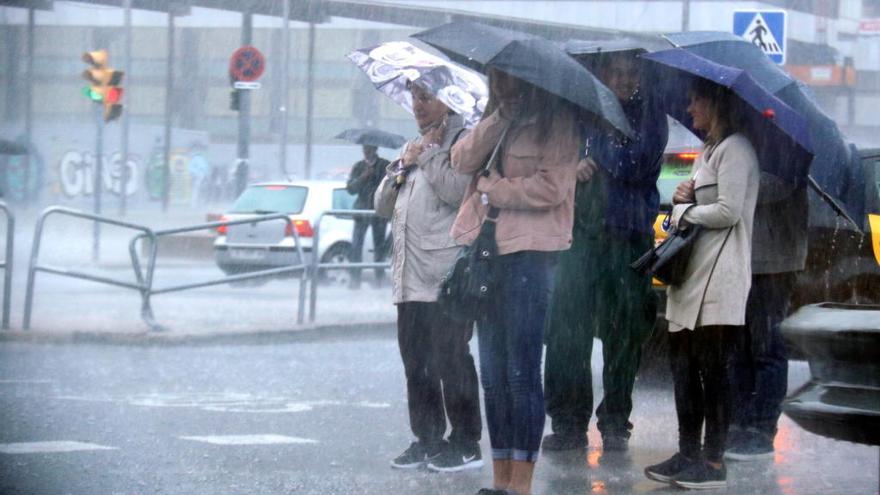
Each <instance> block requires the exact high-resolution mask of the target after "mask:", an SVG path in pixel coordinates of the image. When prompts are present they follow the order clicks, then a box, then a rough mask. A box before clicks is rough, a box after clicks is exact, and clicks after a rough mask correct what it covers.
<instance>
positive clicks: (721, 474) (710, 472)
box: [672, 461, 727, 490]
mask: <svg viewBox="0 0 880 495" xmlns="http://www.w3.org/2000/svg"><path fill="white" fill-rule="evenodd" d="M672 484H674V485H675V486H678V487H681V488H689V489H691V490H709V489H714V488H726V487H727V468H726V467H725V466H724V463H722V464H721V467H715V466H713V465H711V464H709V463H708V462H706V461H701V462H698V463H696V464H692V465H691V466H690V467H688V468H687V469H685V470H684V471H682V472H680V473H678V474H677V475H675V476H674V477H673V479H672Z"/></svg>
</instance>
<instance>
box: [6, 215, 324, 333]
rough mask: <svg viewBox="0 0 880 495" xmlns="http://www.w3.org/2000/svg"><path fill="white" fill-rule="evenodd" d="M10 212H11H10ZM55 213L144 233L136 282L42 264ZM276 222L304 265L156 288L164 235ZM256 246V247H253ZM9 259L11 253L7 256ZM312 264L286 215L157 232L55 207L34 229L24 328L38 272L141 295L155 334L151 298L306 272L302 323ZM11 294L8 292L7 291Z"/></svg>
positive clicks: (133, 254) (132, 253) (133, 253)
mask: <svg viewBox="0 0 880 495" xmlns="http://www.w3.org/2000/svg"><path fill="white" fill-rule="evenodd" d="M0 208H3V209H4V210H5V207H4V206H3V205H2V203H0ZM7 211H8V210H7ZM53 214H57V215H66V216H71V217H77V218H84V219H87V220H93V221H95V222H100V223H106V224H109V225H115V226H117V227H123V228H128V229H132V230H137V231H139V232H140V233H139V234H137V235H135V236H134V237H133V238H132V240H131V241H130V242H129V245H128V251H129V257H130V258H131V266H132V270H133V271H134V275H135V279H136V282H135V283H132V282H128V281H125V280H118V279H114V278H109V277H103V276H99V275H95V274H92V273H87V272H82V271H78V270H68V269H65V268H61V267H57V266H51V265H41V264H39V263H38V258H39V251H40V243H41V241H42V237H43V228H44V225H45V222H46V219H47V218H48V217H49V216H50V215H53ZM272 220H276V221H277V220H283V221H284V222H285V223H286V224H287V225H286V226H287V229H286V231H287V232H289V233H290V234H288V235H293V239H294V247H295V249H296V251H297V254H298V255H299V259H300V261H301V263H299V264H297V265H290V266H285V267H281V268H271V269H266V270H259V271H255V272H249V273H246V274H242V275H233V276H228V277H224V278H221V279H214V280H208V281H204V282H197V283H191V284H183V285H176V286H169V287H163V288H160V289H153V274H154V273H155V270H156V256H157V251H158V240H159V237H161V236H169V235H174V234H181V233H184V232H193V231H198V230H207V229H214V228H217V227H221V226H229V225H237V224H245V223H248V224H254V223H259V222H267V221H272ZM144 239H147V240H149V242H150V245H149V255H148V260H147V268H146V272H144V270H143V269H142V268H141V263H140V260H139V257H138V254H137V243H138V242H139V241H142V240H144ZM249 246H251V247H253V246H254V245H249ZM7 256H9V255H8V253H7ZM7 259H8V258H7ZM308 269H309V264H308V263H307V262H306V260H305V257H304V254H303V250H302V245H301V243H300V239H299V235H298V233H297V232H296V229H294V228H293V223H292V222H291V220H290V217H288V216H287V215H285V214H280V213H279V214H273V215H264V216H260V217H255V218H250V219H244V220H228V221H221V222H210V223H204V224H200V225H194V226H188V227H180V228H173V229H165V230H157V231H154V230H152V229H150V228H148V227H144V226H142V225H136V224H133V223H128V222H122V221H119V220H114V219H112V218H107V217H101V216H98V215H92V214H90V213H85V212H81V211H79V210H74V209H70V208H63V207H51V208H47V209H46V210H45V211H43V213H42V214H41V215H40V218H39V220H38V221H37V224H36V227H35V228H34V242H33V245H32V246H31V257H30V262H29V265H28V279H27V289H26V294H25V301H24V325H23V328H24V329H25V330H29V329H30V324H31V314H32V312H33V298H34V283H35V278H36V272H38V271H42V272H46V273H53V274H55V275H60V276H64V277H71V278H77V279H81V280H90V281H92V282H98V283H104V284H109V285H114V286H117V287H124V288H127V289H133V290H136V291H138V292H139V293H140V295H141V318H143V320H144V322H145V323H146V324H147V325H148V326H149V327H150V329H151V330H153V331H161V330H164V327H162V326H161V325H160V324H159V323H157V322H156V319H155V317H154V316H153V309H152V306H151V304H150V299H151V297H152V296H153V295H155V294H164V293H168V292H177V291H182V290H186V289H195V288H200V287H208V286H211V285H219V284H225V283H229V282H236V281H239V280H248V279H254V278H260V277H267V276H272V275H279V274H283V273H291V272H296V271H302V272H303V276H302V277H300V289H299V307H298V308H297V322H298V323H302V322H303V320H304V319H305V297H306V276H307V274H308ZM7 292H8V289H7Z"/></svg>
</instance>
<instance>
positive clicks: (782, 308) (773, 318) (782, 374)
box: [729, 272, 795, 439]
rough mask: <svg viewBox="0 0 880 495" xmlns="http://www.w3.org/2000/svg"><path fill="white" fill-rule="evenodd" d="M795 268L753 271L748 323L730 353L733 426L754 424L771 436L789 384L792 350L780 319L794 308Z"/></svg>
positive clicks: (747, 307) (743, 427)
mask: <svg viewBox="0 0 880 495" xmlns="http://www.w3.org/2000/svg"><path fill="white" fill-rule="evenodd" d="M794 282H795V274H794V273H793V272H788V273H779V274H768V275H754V276H753V277H752V288H751V291H750V292H749V299H748V303H747V304H746V328H745V331H744V332H741V333H739V334H738V337H739V339H738V341H737V344H736V346H734V350H733V352H732V353H731V356H730V372H729V373H730V384H731V393H732V395H731V399H732V405H733V410H732V417H731V425H730V426H731V429H732V430H746V429H755V430H758V431H760V432H761V433H763V434H764V435H766V436H768V437H769V438H770V439H772V438H773V437H774V436H775V435H776V422H777V420H778V419H779V415H780V413H781V412H782V401H783V399H785V393H786V389H787V387H788V355H787V351H786V348H785V341H784V340H783V338H782V332H781V331H780V329H779V324H780V323H782V320H784V319H785V318H786V317H787V316H788V313H789V310H790V301H789V300H790V297H791V292H792V289H793V287H794Z"/></svg>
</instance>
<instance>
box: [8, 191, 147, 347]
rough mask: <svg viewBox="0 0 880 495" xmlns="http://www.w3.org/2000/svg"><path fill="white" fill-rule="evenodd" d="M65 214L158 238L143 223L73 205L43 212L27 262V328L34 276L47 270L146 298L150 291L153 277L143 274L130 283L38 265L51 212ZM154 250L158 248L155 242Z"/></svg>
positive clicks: (134, 264) (25, 323) (134, 261)
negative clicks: (100, 213)
mask: <svg viewBox="0 0 880 495" xmlns="http://www.w3.org/2000/svg"><path fill="white" fill-rule="evenodd" d="M53 214H57V215H66V216H71V217H76V218H84V219H87V220H93V221H95V222H99V223H106V224H109V225H115V226H117V227H123V228H127V229H132V230H138V231H141V232H143V234H142V235H145V236H148V237H150V238H153V239H155V234H154V233H153V231H152V230H150V229H149V228H147V227H144V226H142V225H136V224H133V223H128V222H122V221H119V220H114V219H112V218H106V217H101V216H98V215H92V214H91V213H85V212H82V211H79V210H74V209H71V208H63V207H60V206H54V207H51V208H47V209H46V210H44V211H43V213H42V214H41V215H40V218H39V220H37V225H36V227H35V228H34V243H33V244H32V245H31V257H30V262H29V263H28V278H27V288H26V293H25V299H24V324H23V326H22V328H23V329H24V330H29V329H30V326H31V312H32V310H33V302H34V279H35V275H36V273H37V272H38V271H41V272H46V273H54V274H55V275H61V276H63V277H71V278H78V279H82V280H91V281H92V282H98V283H103V284H109V285H115V286H117V287H125V288H127V289H134V290H136V291H138V292H140V293H141V296H142V297H143V296H144V294H147V293H149V290H150V286H149V283H151V280H149V279H148V281H147V283H144V282H143V280H142V279H141V277H138V283H136V284H133V283H131V282H128V281H125V280H117V279H113V278H108V277H102V276H98V275H94V274H91V273H86V272H81V271H77V270H67V269H64V268H60V267H55V266H50V265H39V264H37V258H38V256H39V252H40V242H41V240H42V238H43V226H44V224H45V222H46V218H48V217H49V216H50V215H53ZM153 246H154V247H153V249H155V242H154V243H153ZM136 263H137V261H136V259H135V258H134V257H133V258H132V267H135V266H136ZM135 274H136V276H137V275H138V270H135Z"/></svg>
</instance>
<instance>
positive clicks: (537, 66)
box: [412, 21, 633, 136]
mask: <svg viewBox="0 0 880 495" xmlns="http://www.w3.org/2000/svg"><path fill="white" fill-rule="evenodd" d="M412 37H413V38H415V39H417V40H419V41H422V42H424V43H427V44H429V45H431V46H433V47H434V48H436V49H438V50H440V51H441V52H443V53H444V54H445V55H446V56H448V57H449V58H450V59H451V60H452V61H454V62H457V63H460V64H462V65H464V66H466V67H470V68H472V69H476V70H479V71H481V72H486V71H487V69H488V68H489V67H494V68H496V69H498V70H500V71H502V72H505V73H507V74H509V75H511V76H514V77H516V78H519V79H522V80H523V81H526V82H528V83H529V84H532V85H534V86H537V87H539V88H541V89H543V90H545V91H547V92H549V93H552V94H554V95H556V96H559V97H561V98H565V99H566V100H568V101H570V102H571V103H573V104H575V105H577V106H579V107H581V108H583V109H584V110H587V111H588V112H590V113H592V114H593V115H595V116H596V117H598V118H599V119H600V120H599V121H600V122H601V121H604V122H606V123H607V124H609V125H610V126H611V127H612V128H614V129H616V130H617V131H619V132H620V133H622V134H624V135H626V136H632V135H633V131H632V128H631V127H630V125H629V121H628V120H627V118H626V114H624V113H623V108H622V107H621V106H620V101H619V100H618V99H617V96H615V95H614V93H613V92H612V91H611V90H610V89H608V88H607V87H606V86H605V85H604V84H602V82H601V81H599V80H598V79H597V78H596V76H594V75H593V74H591V73H590V72H589V71H588V70H587V69H585V68H583V67H582V66H581V65H580V64H578V63H577V62H575V60H574V59H572V58H571V57H570V56H569V55H568V54H566V53H565V51H564V50H563V49H562V48H561V47H560V46H559V45H557V44H555V43H553V42H550V41H548V40H545V39H544V38H539V37H537V36H533V35H530V34H525V33H520V32H517V31H510V30H507V29H501V28H496V27H493V26H486V25H484V24H479V23H475V22H466V21H461V22H452V23H449V24H444V25H442V26H438V27H435V28H431V29H427V30H425V31H421V32H419V33H416V34H414V35H412Z"/></svg>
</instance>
